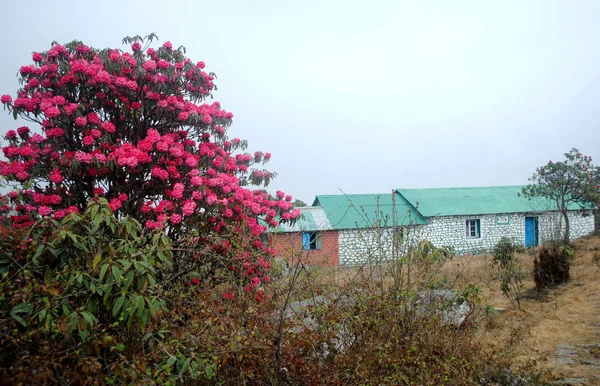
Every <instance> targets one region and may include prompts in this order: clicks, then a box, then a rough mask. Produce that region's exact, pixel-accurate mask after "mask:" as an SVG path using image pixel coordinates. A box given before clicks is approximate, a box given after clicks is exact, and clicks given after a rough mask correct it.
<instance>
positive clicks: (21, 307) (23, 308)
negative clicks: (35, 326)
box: [10, 303, 33, 327]
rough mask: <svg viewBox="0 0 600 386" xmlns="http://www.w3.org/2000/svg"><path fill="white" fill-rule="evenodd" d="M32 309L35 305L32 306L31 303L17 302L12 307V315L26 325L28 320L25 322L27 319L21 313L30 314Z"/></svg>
mask: <svg viewBox="0 0 600 386" xmlns="http://www.w3.org/2000/svg"><path fill="white" fill-rule="evenodd" d="M32 311H33V307H32V306H31V304H27V303H21V304H17V305H16V306H14V307H13V308H12V310H10V316H11V317H12V318H13V319H14V320H16V321H17V322H19V323H21V324H22V325H23V326H25V327H26V326H27V322H25V320H24V319H23V318H22V317H21V316H20V315H19V314H23V315H29V314H31V312H32Z"/></svg>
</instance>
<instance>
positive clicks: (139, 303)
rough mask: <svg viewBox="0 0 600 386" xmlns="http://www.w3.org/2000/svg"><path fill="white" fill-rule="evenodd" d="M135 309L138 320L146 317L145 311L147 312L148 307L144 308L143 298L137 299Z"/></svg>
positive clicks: (138, 297)
mask: <svg viewBox="0 0 600 386" xmlns="http://www.w3.org/2000/svg"><path fill="white" fill-rule="evenodd" d="M135 307H136V308H137V314H138V318H141V317H142V316H143V315H144V311H145V310H146V307H144V297H143V296H137V297H136V298H135Z"/></svg>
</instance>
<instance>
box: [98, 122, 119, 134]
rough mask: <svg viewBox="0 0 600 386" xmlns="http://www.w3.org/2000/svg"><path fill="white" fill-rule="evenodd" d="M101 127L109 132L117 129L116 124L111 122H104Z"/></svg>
mask: <svg viewBox="0 0 600 386" xmlns="http://www.w3.org/2000/svg"><path fill="white" fill-rule="evenodd" d="M101 127H102V130H104V131H106V132H107V133H114V132H115V131H116V127H115V125H114V124H112V123H111V122H103V123H102V125H101Z"/></svg>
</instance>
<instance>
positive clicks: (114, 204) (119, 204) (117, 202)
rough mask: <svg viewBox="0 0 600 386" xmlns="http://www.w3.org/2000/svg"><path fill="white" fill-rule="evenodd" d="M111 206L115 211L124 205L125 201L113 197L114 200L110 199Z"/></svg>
mask: <svg viewBox="0 0 600 386" xmlns="http://www.w3.org/2000/svg"><path fill="white" fill-rule="evenodd" d="M109 206H110V209H112V211H113V212H115V211H117V210H119V209H120V208H121V207H122V206H123V203H122V202H121V201H120V200H119V199H118V198H113V199H112V200H110V202H109Z"/></svg>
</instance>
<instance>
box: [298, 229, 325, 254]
mask: <svg viewBox="0 0 600 386" xmlns="http://www.w3.org/2000/svg"><path fill="white" fill-rule="evenodd" d="M322 248H323V237H322V235H321V233H319V232H303V233H302V249H304V250H305V251H311V250H321V249H322Z"/></svg>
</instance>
